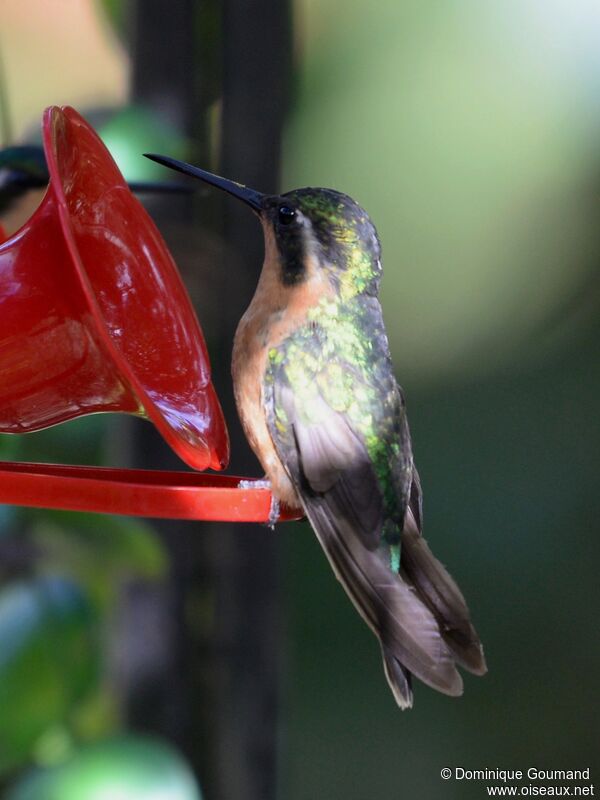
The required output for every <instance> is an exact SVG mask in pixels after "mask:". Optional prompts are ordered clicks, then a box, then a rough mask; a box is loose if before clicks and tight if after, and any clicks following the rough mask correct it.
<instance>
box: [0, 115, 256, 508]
mask: <svg viewBox="0 0 600 800" xmlns="http://www.w3.org/2000/svg"><path fill="white" fill-rule="evenodd" d="M43 138H44V150H45V153H46V158H47V161H48V169H49V174H50V182H49V185H48V190H47V192H46V194H45V196H44V199H43V201H42V203H41V205H40V207H39V208H38V210H37V211H36V212H35V213H34V214H33V216H32V217H31V218H30V219H29V220H28V222H27V223H26V224H25V225H24V226H23V227H22V228H21V229H20V230H19V231H18V232H17V233H15V234H14V236H12V237H10V238H9V239H7V240H6V241H4V242H2V244H0V432H1V433H25V432H28V431H35V430H40V429H41V428H45V427H48V426H49V425H54V424H56V423H59V422H63V421H65V420H68V419H73V418H74V417H78V416H82V415H84V414H89V413H94V412H98V411H120V412H126V413H130V414H136V415H138V416H142V417H146V418H148V419H150V420H151V421H152V422H153V423H154V425H155V426H156V427H157V428H158V430H159V431H160V433H161V434H162V436H163V437H164V439H165V440H166V441H167V442H168V444H169V445H170V446H171V447H172V448H173V450H174V451H175V452H176V453H177V454H178V455H179V456H180V457H181V458H182V459H183V461H185V462H186V463H187V464H188V465H189V466H191V467H193V468H194V469H197V470H204V469H206V468H208V467H210V468H212V469H217V470H220V469H223V468H224V467H225V466H226V465H227V463H228V460H229V441H228V435H227V428H226V426H225V421H224V419H223V414H222V411H221V407H220V405H219V401H218V399H217V396H216V393H215V390H214V388H213V385H212V383H211V380H210V364H209V360H208V355H207V351H206V345H205V343H204V338H203V336H202V331H201V329H200V325H199V323H198V320H197V318H196V316H195V313H194V310H193V308H192V305H191V302H190V300H189V297H188V295H187V292H186V290H185V288H184V286H183V283H182V281H181V278H180V276H179V273H178V271H177V268H176V266H175V264H174V262H173V259H172V257H171V255H170V253H169V251H168V249H167V247H166V245H165V243H164V241H163V239H162V237H161V235H160V233H159V232H158V230H157V229H156V226H155V225H154V223H153V222H152V220H151V219H150V217H149V216H148V214H147V213H146V211H145V210H144V208H143V206H142V205H141V204H140V203H139V202H138V201H137V200H136V198H135V197H134V196H133V195H132V194H131V192H130V190H129V189H128V187H127V184H126V183H125V181H124V179H123V176H122V175H121V173H120V172H119V170H118V168H117V166H116V164H115V163H114V161H113V159H112V157H111V156H110V154H109V153H108V151H107V149H106V148H105V146H104V145H103V144H102V142H101V141H100V139H99V138H98V136H97V135H96V133H95V132H94V130H93V129H92V128H91V127H90V126H89V125H88V124H87V122H86V121H85V120H84V119H83V118H82V117H81V116H80V115H79V114H78V113H77V112H76V111H74V110H73V109H72V108H68V107H67V108H62V109H61V108H57V107H52V108H49V109H47V110H46V112H45V114H44V118H43ZM239 480H240V479H239V478H235V477H232V476H216V475H198V474H194V473H185V472H159V471H149V470H117V469H106V468H89V467H76V466H61V465H50V464H15V463H4V464H2V463H0V502H2V503H11V504H18V505H28V506H37V507H44V508H65V509H70V510H80V511H83V510H87V511H98V512H110V513H119V514H134V515H139V516H151V517H172V518H183V519H210V520H232V521H244V520H246V521H253V522H257V521H267V519H268V516H269V507H270V493H269V492H268V491H266V490H265V489H262V488H257V489H253V488H238V483H239Z"/></svg>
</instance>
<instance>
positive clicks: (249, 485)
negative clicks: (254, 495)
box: [238, 478, 271, 490]
mask: <svg viewBox="0 0 600 800" xmlns="http://www.w3.org/2000/svg"><path fill="white" fill-rule="evenodd" d="M238 489H269V490H270V489H271V481H268V480H267V479H266V478H265V479H264V480H262V481H256V480H249V481H247V480H243V481H240V482H239V483H238Z"/></svg>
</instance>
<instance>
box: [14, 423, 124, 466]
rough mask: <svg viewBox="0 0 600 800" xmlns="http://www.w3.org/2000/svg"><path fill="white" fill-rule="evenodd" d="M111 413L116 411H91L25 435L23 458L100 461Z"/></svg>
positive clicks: (21, 456) (89, 462)
mask: <svg viewBox="0 0 600 800" xmlns="http://www.w3.org/2000/svg"><path fill="white" fill-rule="evenodd" d="M111 417H113V418H114V415H109V414H89V415H88V416H85V417H80V418H78V419H73V420H69V421H68V422H65V423H62V424H61V425H53V426H52V427H50V428H45V429H44V430H42V431H35V432H34V433H28V434H27V436H21V437H19V438H20V449H19V458H21V459H23V460H24V461H53V462H55V463H59V462H64V463H66V464H72V463H77V464H92V465H94V464H99V463H101V462H102V457H103V454H104V453H103V451H104V440H105V438H106V431H107V427H108V426H109V425H110V420H111ZM13 438H14V437H13Z"/></svg>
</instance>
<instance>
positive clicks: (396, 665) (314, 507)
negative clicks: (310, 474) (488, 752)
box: [305, 497, 462, 708]
mask: <svg viewBox="0 0 600 800" xmlns="http://www.w3.org/2000/svg"><path fill="white" fill-rule="evenodd" d="M305 510H306V514H307V517H308V518H309V520H310V522H311V525H312V527H313V529H314V530H315V533H316V534H317V537H318V539H319V541H320V543H321V545H322V547H323V549H324V551H325V554H326V556H327V558H328V560H329V562H330V564H331V566H332V567H333V569H334V571H335V573H336V575H337V577H338V579H339V580H340V582H341V583H342V585H343V586H344V588H345V590H346V592H347V593H348V595H349V597H350V599H351V600H352V602H353V603H354V605H355V607H356V608H357V610H358V611H359V613H360V614H361V616H362V617H363V619H364V620H365V622H366V623H367V624H368V625H369V627H370V628H371V630H372V631H373V632H374V633H375V634H376V636H377V637H378V638H379V640H380V642H381V645H382V650H383V658H384V667H385V672H386V676H387V679H388V681H389V683H390V687H391V689H392V691H393V693H394V697H395V698H396V701H397V702H398V705H400V707H402V708H406V707H409V706H410V703H411V701H412V692H411V690H410V679H409V673H413V674H414V675H415V676H416V677H417V678H419V679H420V680H422V681H423V682H424V683H426V684H427V685H429V686H431V687H432V688H434V689H437V690H438V691H440V692H443V693H444V694H448V695H451V696H457V695H460V694H462V679H461V677H460V675H459V674H458V672H457V670H456V666H455V663H454V662H455V657H454V655H453V653H452V651H451V649H450V645H449V644H448V643H447V642H446V641H445V640H444V638H443V637H442V635H441V632H440V628H439V622H438V620H437V618H436V616H435V615H434V613H433V611H432V610H431V609H430V608H428V607H427V605H426V604H425V603H424V602H423V601H422V600H421V598H420V597H419V596H418V595H417V592H416V591H415V590H414V588H413V587H412V586H411V585H410V584H409V583H408V582H407V581H406V580H405V579H404V577H403V576H402V575H397V574H395V573H393V572H392V571H391V570H390V566H389V562H388V561H387V558H386V557H385V555H384V554H382V553H379V552H377V551H369V550H367V549H366V548H365V547H364V545H363V544H362V542H361V541H360V540H359V538H358V537H357V535H356V534H355V532H354V531H353V530H352V528H351V526H350V525H349V524H347V523H346V522H345V521H344V519H343V517H341V516H340V515H334V514H332V513H331V509H330V508H328V506H327V504H326V503H324V502H323V501H322V500H321V499H320V498H318V497H313V498H311V500H310V502H306V503H305Z"/></svg>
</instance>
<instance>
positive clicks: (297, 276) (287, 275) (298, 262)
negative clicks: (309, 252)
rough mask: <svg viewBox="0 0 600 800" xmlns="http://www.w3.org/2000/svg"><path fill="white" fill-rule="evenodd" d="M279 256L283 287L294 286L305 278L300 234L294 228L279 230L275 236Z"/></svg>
mask: <svg viewBox="0 0 600 800" xmlns="http://www.w3.org/2000/svg"><path fill="white" fill-rule="evenodd" d="M277 244H278V247H279V255H280V256H281V280H282V282H283V284H284V286H295V285H297V284H299V283H302V281H303V280H305V278H306V264H305V260H304V246H303V241H302V232H301V230H300V229H299V228H297V227H296V226H294V227H293V229H292V230H288V229H285V228H280V230H279V231H278V236H277Z"/></svg>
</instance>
